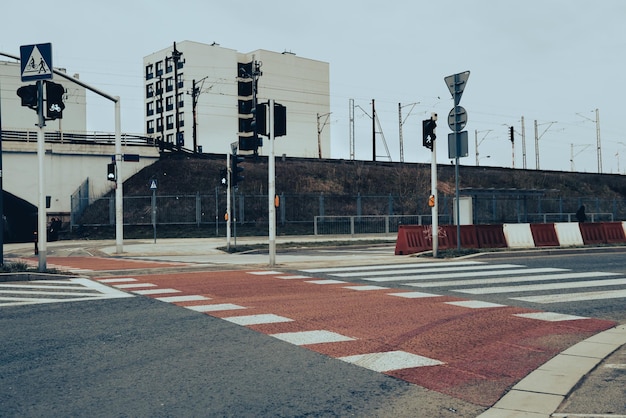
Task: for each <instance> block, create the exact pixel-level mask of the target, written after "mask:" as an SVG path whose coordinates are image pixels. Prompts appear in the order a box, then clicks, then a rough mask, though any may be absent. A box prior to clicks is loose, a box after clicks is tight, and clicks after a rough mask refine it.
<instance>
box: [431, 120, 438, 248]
mask: <svg viewBox="0 0 626 418" xmlns="http://www.w3.org/2000/svg"><path fill="white" fill-rule="evenodd" d="M433 118H434V119H435V120H436V119H437V114H435V113H433V115H432V116H431V119H433ZM432 151H433V155H432V159H431V163H430V194H431V195H432V196H433V197H434V199H435V202H434V204H433V207H432V208H431V212H430V213H431V218H432V221H431V226H432V239H433V258H437V256H438V251H439V203H438V197H437V143H436V142H435V141H433V150H432Z"/></svg>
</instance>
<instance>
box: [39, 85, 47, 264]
mask: <svg viewBox="0 0 626 418" xmlns="http://www.w3.org/2000/svg"><path fill="white" fill-rule="evenodd" d="M37 101H38V104H37V116H38V117H39V120H38V123H37V126H39V129H38V130H37V165H38V167H39V210H38V211H37V249H38V255H39V271H40V272H44V271H46V251H47V248H46V241H47V240H46V238H47V237H46V232H47V225H46V193H45V185H44V181H45V174H44V156H45V141H46V138H45V133H44V130H43V128H44V126H46V121H45V119H44V116H43V81H42V80H37Z"/></svg>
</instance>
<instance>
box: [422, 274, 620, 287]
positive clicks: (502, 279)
mask: <svg viewBox="0 0 626 418" xmlns="http://www.w3.org/2000/svg"><path fill="white" fill-rule="evenodd" d="M605 276H619V273H605V272H601V271H586V272H580V273H574V272H567V273H557V274H542V275H536V276H516V277H508V276H505V277H498V278H490V279H469V280H450V281H444V282H424V283H420V284H419V286H420V287H451V286H474V285H476V284H480V285H487V284H499V283H511V281H512V280H515V282H517V283H522V282H541V281H547V280H563V279H585V278H590V277H605Z"/></svg>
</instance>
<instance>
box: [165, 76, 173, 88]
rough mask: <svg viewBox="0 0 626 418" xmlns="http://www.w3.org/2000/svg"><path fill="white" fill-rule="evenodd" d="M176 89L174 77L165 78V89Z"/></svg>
mask: <svg viewBox="0 0 626 418" xmlns="http://www.w3.org/2000/svg"><path fill="white" fill-rule="evenodd" d="M172 90H174V79H173V78H172V77H168V78H166V79H165V91H172Z"/></svg>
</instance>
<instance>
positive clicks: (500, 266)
mask: <svg viewBox="0 0 626 418" xmlns="http://www.w3.org/2000/svg"><path fill="white" fill-rule="evenodd" d="M516 267H517V268H519V267H523V266H520V265H517V264H481V265H470V266H466V265H461V266H454V267H448V266H445V267H432V268H419V269H406V270H396V269H393V270H386V271H368V272H367V274H368V278H365V279H364V280H372V281H392V280H396V278H395V277H386V278H383V279H380V280H377V279H374V278H370V277H372V276H385V275H392V274H396V275H400V274H402V275H406V274H413V273H420V276H422V275H423V274H424V273H441V272H447V271H464V270H471V271H480V270H494V269H508V268H516ZM332 275H333V276H336V277H359V276H362V275H363V273H361V272H346V273H333V274H332Z"/></svg>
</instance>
